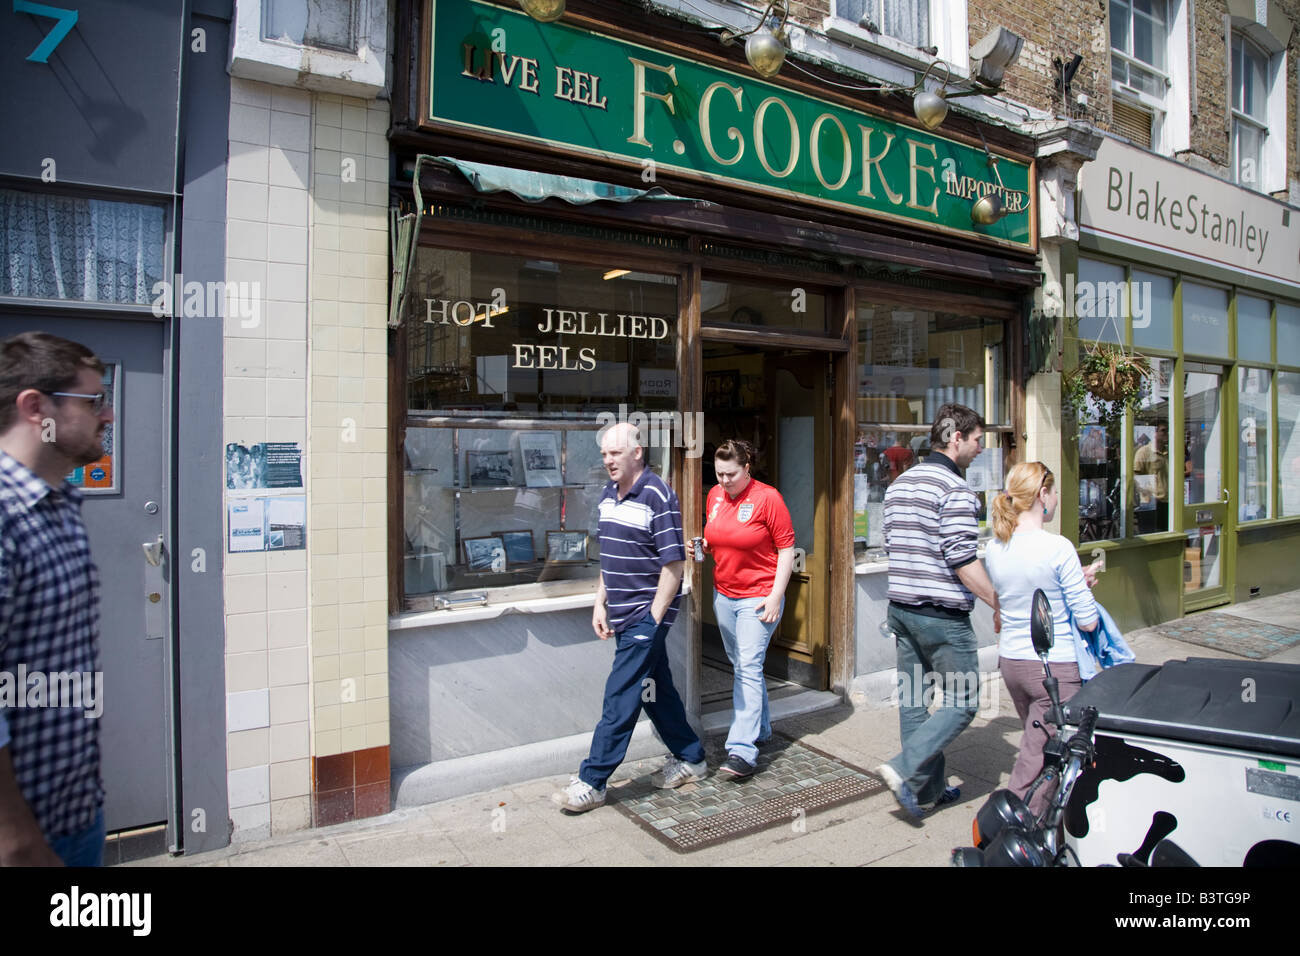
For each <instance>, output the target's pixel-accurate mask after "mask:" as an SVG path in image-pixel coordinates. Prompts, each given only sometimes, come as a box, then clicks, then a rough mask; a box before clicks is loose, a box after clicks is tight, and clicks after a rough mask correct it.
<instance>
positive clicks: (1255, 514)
mask: <svg viewBox="0 0 1300 956" xmlns="http://www.w3.org/2000/svg"><path fill="white" fill-rule="evenodd" d="M1237 376H1238V378H1237V381H1238V383H1239V384H1238V392H1237V414H1238V416H1239V417H1240V418H1241V422H1240V426H1241V427H1240V428H1239V429H1238V430H1237V519H1238V520H1239V521H1258V520H1260V519H1261V518H1271V517H1273V467H1272V466H1273V455H1272V449H1271V448H1270V447H1269V434H1270V429H1269V413H1270V410H1271V409H1272V407H1273V396H1272V393H1271V390H1272V373H1271V372H1269V371H1268V370H1267V369H1262V368H1241V369H1239V370H1238V371H1237Z"/></svg>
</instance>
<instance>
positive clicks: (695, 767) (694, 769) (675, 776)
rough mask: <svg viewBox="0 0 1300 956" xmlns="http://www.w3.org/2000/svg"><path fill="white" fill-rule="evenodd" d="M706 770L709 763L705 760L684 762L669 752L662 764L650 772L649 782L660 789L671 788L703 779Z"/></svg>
mask: <svg viewBox="0 0 1300 956" xmlns="http://www.w3.org/2000/svg"><path fill="white" fill-rule="evenodd" d="M708 772H709V764H708V762H707V761H704V760H701V761H700V762H699V763H686V762H685V761H682V760H678V759H677V758H676V757H674V756H672V755H671V754H670V755H669V757H668V759H667V760H665V761H664V765H663V766H662V767H660V768H659V769H658V770H656V771H655V772H654V773H652V774H650V782H651V783H653V784H654V785H655V786H656V787H658V788H659V789H660V790H673V789H676V788H677V787H680V786H682V785H683V784H687V783H695V782H696V781H697V780H703V779H704V778H705V777H706V776H707V775H708Z"/></svg>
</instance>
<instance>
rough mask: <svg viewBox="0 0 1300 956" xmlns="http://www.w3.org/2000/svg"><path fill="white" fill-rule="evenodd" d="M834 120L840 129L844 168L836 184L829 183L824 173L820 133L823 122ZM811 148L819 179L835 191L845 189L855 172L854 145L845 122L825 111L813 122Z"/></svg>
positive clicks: (813, 163) (815, 170) (814, 166)
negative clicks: (850, 143)
mask: <svg viewBox="0 0 1300 956" xmlns="http://www.w3.org/2000/svg"><path fill="white" fill-rule="evenodd" d="M827 121H829V122H832V123H834V124H835V126H836V128H837V129H838V130H839V131H840V142H841V144H842V145H843V151H842V152H841V155H842V156H843V157H844V159H843V160H842V162H843V164H844V168H843V169H842V170H841V171H840V178H839V179H838V180H836V181H835V183H834V184H832V183H828V182H827V181H826V177H825V176H823V175H822V149H821V139H820V138H819V135H820V133H821V130H822V124H823V123H825V122H827ZM808 143H809V148H810V149H811V150H812V167H813V173H814V174H815V175H816V176H817V181H818V182H820V183H821V184H822V185H823V186H825V187H826V188H827V189H829V190H831V192H834V191H835V190H837V189H843V188H844V184H845V183H847V182H848V181H849V174H850V173H852V172H853V147H852V146H850V145H849V131H848V130H846V129H845V128H844V124H843V123H841V122H840V121H839V120H838V119H836V118H835V117H834V116H832V115H831V114H830V113H823V114H822V115H821V116H819V117H817V119H816V120H815V121H814V122H813V125H812V136H811V137H810V138H809V141H808Z"/></svg>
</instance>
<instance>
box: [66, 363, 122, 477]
mask: <svg viewBox="0 0 1300 956" xmlns="http://www.w3.org/2000/svg"><path fill="white" fill-rule="evenodd" d="M119 369H120V366H119V365H118V364H117V363H110V364H108V365H106V366H105V367H104V378H103V391H104V404H105V405H107V406H108V407H110V408H112V409H113V421H111V422H109V423H108V424H107V425H105V426H104V454H103V455H102V456H100V457H99V458H98V459H96V460H95V461H92V462H91V463H90V464H88V465H82V466H81V467H80V468H74V469H72V472H71V473H70V474H69V475H68V477H67V482H68V484H70V485H75V486H76V487H78V488H80V489H81V491H82V493H83V494H88V495H106V494H112V493H114V492H115V491H117V470H118V462H117V451H116V449H117V444H116V441H115V439H116V429H117V423H118V422H120V421H121V419H122V410H121V408H120V407H119V405H118V402H117V389H116V388H115V386H116V384H117V378H118V372H119Z"/></svg>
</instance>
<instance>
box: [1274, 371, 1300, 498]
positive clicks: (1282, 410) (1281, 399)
mask: <svg viewBox="0 0 1300 956" xmlns="http://www.w3.org/2000/svg"><path fill="white" fill-rule="evenodd" d="M1297 422H1300V372H1278V373H1277V441H1278V454H1277V463H1278V488H1279V490H1280V491H1281V495H1280V496H1279V497H1280V499H1281V509H1280V512H1279V513H1280V514H1281V515H1282V516H1283V517H1287V518H1291V517H1294V516H1295V515H1300V428H1297V427H1296V424H1297Z"/></svg>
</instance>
